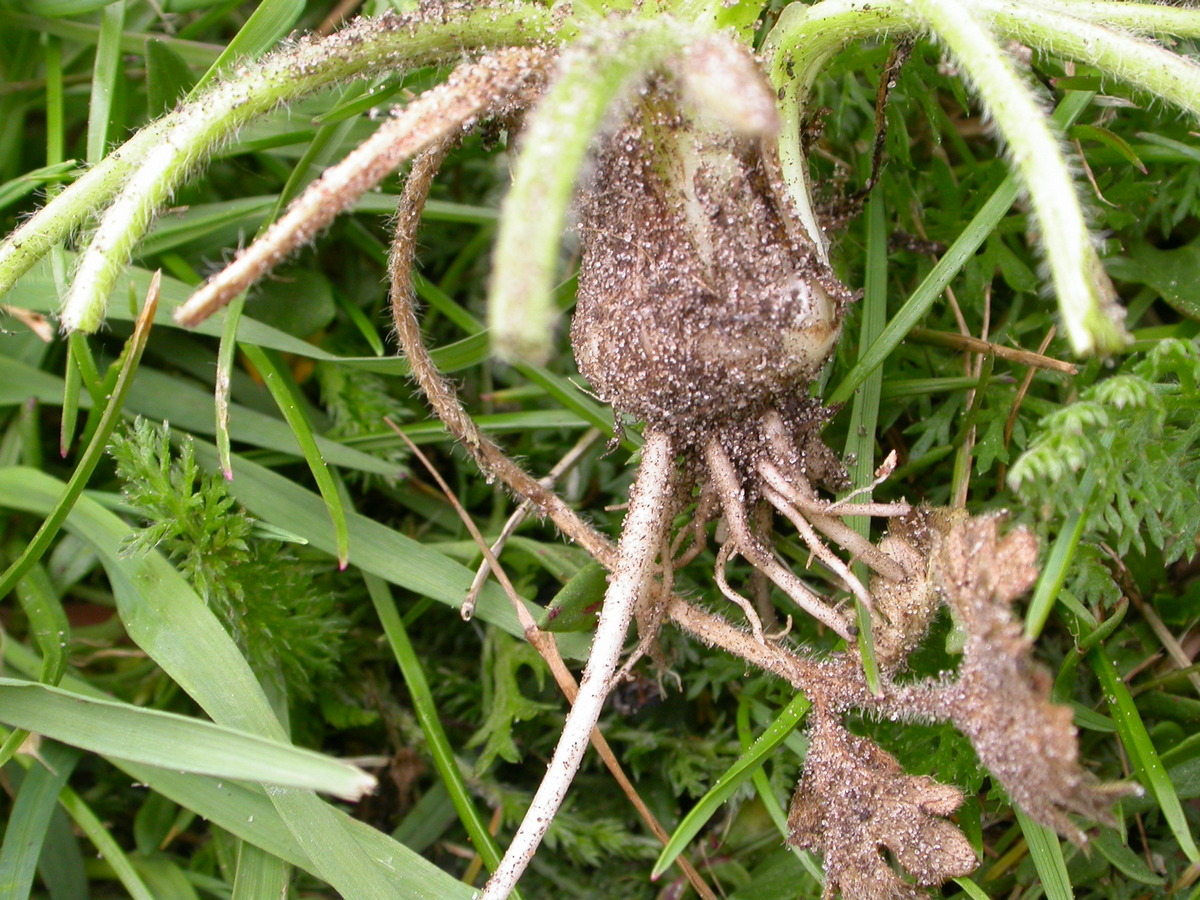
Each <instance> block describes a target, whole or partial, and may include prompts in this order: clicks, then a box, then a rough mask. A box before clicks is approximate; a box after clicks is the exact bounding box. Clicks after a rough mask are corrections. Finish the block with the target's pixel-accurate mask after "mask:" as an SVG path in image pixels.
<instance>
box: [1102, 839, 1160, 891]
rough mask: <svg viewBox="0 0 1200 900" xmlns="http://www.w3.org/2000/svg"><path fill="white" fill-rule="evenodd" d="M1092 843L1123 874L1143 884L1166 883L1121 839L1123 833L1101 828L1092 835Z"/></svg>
mask: <svg viewBox="0 0 1200 900" xmlns="http://www.w3.org/2000/svg"><path fill="white" fill-rule="evenodd" d="M1090 843H1091V845H1092V846H1093V847H1095V848H1096V849H1097V850H1098V851H1100V855H1101V856H1103V857H1104V858H1105V859H1107V860H1108V861H1109V862H1110V863H1112V864H1113V866H1114V867H1115V868H1116V869H1117V871H1119V872H1120V873H1121V874H1122V875H1125V876H1127V877H1129V878H1132V879H1133V880H1134V881H1140V882H1141V883H1142V884H1152V885H1160V884H1165V883H1166V879H1165V878H1163V877H1162V876H1161V875H1158V874H1156V873H1155V872H1154V871H1152V870H1151V868H1150V867H1149V866H1148V865H1146V861H1145V860H1144V859H1142V857H1141V856H1139V855H1138V854H1137V853H1134V852H1133V851H1132V850H1130V849H1129V847H1128V846H1126V845H1125V843H1124V842H1123V841H1122V840H1121V835H1120V834H1118V833H1117V832H1116V831H1114V830H1113V829H1111V828H1101V829H1100V830H1099V832H1097V833H1096V834H1094V835H1092V838H1091V841H1090Z"/></svg>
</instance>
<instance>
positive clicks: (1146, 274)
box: [1106, 241, 1200, 320]
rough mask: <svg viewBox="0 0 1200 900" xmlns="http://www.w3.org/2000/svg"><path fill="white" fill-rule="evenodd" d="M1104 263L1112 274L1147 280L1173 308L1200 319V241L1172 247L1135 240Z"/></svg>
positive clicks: (1144, 282) (1135, 281)
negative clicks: (1123, 250)
mask: <svg viewBox="0 0 1200 900" xmlns="http://www.w3.org/2000/svg"><path fill="white" fill-rule="evenodd" d="M1106 267H1107V268H1108V271H1109V274H1111V275H1112V276H1113V278H1116V279H1117V280H1119V281H1131V282H1134V283H1135V284H1148V285H1150V287H1152V288H1154V289H1155V290H1156V291H1158V295H1159V296H1160V297H1162V298H1163V300H1165V301H1166V302H1167V303H1169V304H1170V305H1171V306H1172V307H1173V308H1174V309H1175V311H1176V312H1178V313H1181V314H1182V315H1185V316H1187V317H1188V318H1189V319H1196V320H1200V241H1192V242H1191V243H1190V244H1185V245H1184V246H1182V247H1176V248H1174V249H1172V250H1159V249H1158V248H1157V247H1155V246H1153V245H1151V244H1147V243H1139V244H1135V245H1134V246H1132V247H1130V248H1129V250H1127V251H1126V252H1125V253H1124V254H1123V255H1121V256H1118V257H1114V258H1113V259H1110V260H1108V261H1107V263H1106Z"/></svg>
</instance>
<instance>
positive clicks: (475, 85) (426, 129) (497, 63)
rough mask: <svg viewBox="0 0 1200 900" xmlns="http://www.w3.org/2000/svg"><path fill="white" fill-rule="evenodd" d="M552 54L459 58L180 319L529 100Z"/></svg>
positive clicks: (179, 314)
mask: <svg viewBox="0 0 1200 900" xmlns="http://www.w3.org/2000/svg"><path fill="white" fill-rule="evenodd" d="M547 61H548V56H547V54H546V52H545V51H543V50H536V49H526V48H511V49H508V50H502V51H500V52H498V53H496V54H494V55H491V56H486V57H484V58H483V59H481V60H480V61H479V62H477V63H472V64H468V65H462V66H459V67H458V68H457V69H455V70H454V72H453V73H452V74H451V76H450V77H449V79H447V80H446V81H445V82H444V83H443V84H439V85H438V86H437V87H434V88H431V89H430V90H428V91H426V92H425V93H424V94H422V95H421V96H420V97H418V98H417V99H416V100H414V101H413V102H412V103H410V104H409V105H408V106H406V107H405V108H404V111H403V112H401V113H400V114H399V115H397V116H396V117H395V118H394V119H391V120H389V121H388V122H386V123H385V124H384V125H382V126H381V127H380V128H379V129H378V130H377V131H376V132H375V133H374V134H373V135H371V137H370V138H368V139H367V140H366V141H364V142H363V143H362V144H360V145H359V146H358V147H356V148H355V149H354V150H353V151H352V152H351V153H350V154H349V155H348V156H347V157H346V158H345V159H343V160H342V161H341V162H340V163H338V164H337V165H335V166H331V167H330V168H328V169H326V170H325V172H324V173H323V174H322V175H321V177H320V178H318V179H317V180H316V181H314V182H313V183H312V184H311V185H310V186H309V187H308V189H307V190H306V191H305V192H304V193H303V194H302V195H301V196H300V197H299V198H298V199H297V200H296V202H295V203H293V204H292V206H291V207H290V208H289V209H288V211H287V213H286V214H285V215H284V216H283V217H282V218H280V219H279V220H277V221H276V222H274V223H273V224H272V225H271V227H270V228H268V229H267V232H266V234H264V235H263V236H262V237H261V238H259V239H258V240H256V241H255V242H254V243H253V244H251V245H250V246H249V247H247V248H246V249H245V250H244V251H242V252H241V253H239V254H238V256H237V258H236V259H235V260H234V261H233V262H232V263H230V264H229V265H228V266H226V267H225V268H224V269H223V270H222V271H221V272H219V273H218V274H217V275H215V276H213V278H211V279H210V280H209V281H208V282H207V283H206V284H205V285H204V286H203V287H202V288H200V290H198V291H197V292H196V293H195V294H193V295H192V297H191V298H190V299H189V300H188V301H187V303H185V304H184V305H183V306H181V307H180V308H179V309H178V310H176V311H175V321H177V322H179V323H180V324H181V325H187V326H189V327H191V326H195V325H199V324H200V323H201V322H203V321H204V320H205V319H207V318H208V317H209V316H211V315H212V314H213V313H215V312H216V311H217V310H218V309H220V308H221V307H222V306H224V305H225V304H226V303H228V302H229V301H230V300H232V299H233V298H234V297H236V296H237V295H238V294H240V293H242V292H243V291H245V290H246V289H247V288H249V287H250V286H251V285H252V284H254V283H255V282H257V281H258V280H259V279H260V278H262V277H263V276H264V275H265V274H267V272H269V271H270V270H271V269H273V268H274V267H275V266H276V265H278V264H279V263H280V262H281V261H282V260H283V259H284V258H285V257H286V256H287V255H288V254H290V253H291V252H292V251H293V250H295V249H296V248H297V247H300V246H303V245H304V244H306V243H308V242H309V241H311V240H312V239H313V237H314V236H316V235H317V234H318V233H319V232H320V231H321V230H322V229H324V228H325V227H326V226H327V225H329V223H330V222H332V221H333V220H334V219H335V218H336V217H337V216H338V215H339V214H340V213H342V212H344V211H345V210H347V209H349V208H350V207H351V206H352V205H353V204H354V203H355V201H357V200H358V198H359V197H361V196H362V195H363V194H364V193H366V192H367V191H368V190H370V189H371V188H373V187H374V186H375V185H377V184H378V183H379V182H380V181H382V180H383V179H384V178H385V177H387V176H388V175H389V174H391V173H392V172H393V171H395V170H396V169H397V168H399V167H400V165H401V163H403V162H405V161H407V160H408V159H410V158H411V157H413V156H415V155H416V154H417V153H420V152H421V151H422V150H424V149H425V148H427V147H429V146H431V145H435V144H437V143H439V142H441V141H444V140H445V139H447V138H450V137H452V136H454V135H455V134H456V133H458V132H459V131H460V130H461V128H462V126H463V123H464V122H466V121H468V120H470V119H475V118H478V117H480V116H483V115H494V114H496V113H498V112H501V111H503V112H509V111H515V110H516V109H518V108H520V107H523V106H525V105H527V104H528V103H529V102H531V101H532V100H533V98H534V97H535V96H536V94H537V91H538V90H539V89H540V86H541V83H542V80H543V77H544V75H545V71H546V64H547Z"/></svg>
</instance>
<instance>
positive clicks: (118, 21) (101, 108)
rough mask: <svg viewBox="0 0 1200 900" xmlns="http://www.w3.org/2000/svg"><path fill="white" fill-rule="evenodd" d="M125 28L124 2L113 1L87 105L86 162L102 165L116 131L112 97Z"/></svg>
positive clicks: (106, 12)
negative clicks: (109, 140) (109, 142)
mask: <svg viewBox="0 0 1200 900" xmlns="http://www.w3.org/2000/svg"><path fill="white" fill-rule="evenodd" d="M124 25H125V0H114V2H112V3H109V4H108V5H107V6H105V7H104V11H103V12H102V13H101V14H100V38H99V40H98V42H97V43H96V64H95V68H94V69H93V73H92V98H91V102H90V103H89V104H88V128H87V161H88V162H89V163H96V162H99V161H100V160H101V159H103V158H104V154H105V153H106V152H107V149H108V136H109V134H110V133H111V132H112V131H113V122H112V113H113V95H114V94H115V92H116V90H117V75H118V73H119V72H120V71H121V29H122V28H123V27H124Z"/></svg>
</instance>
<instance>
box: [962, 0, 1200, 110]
mask: <svg viewBox="0 0 1200 900" xmlns="http://www.w3.org/2000/svg"><path fill="white" fill-rule="evenodd" d="M1124 5H1126V6H1137V7H1140V4H1124ZM1076 6H1079V7H1082V6H1083V4H1082V3H1080V4H1075V3H1072V4H1070V5H1069V7H1068V8H1069V9H1070V12H1068V11H1066V10H1064V11H1062V12H1058V11H1056V10H1055V9H1054V8H1046V9H1041V10H1039V11H1038V13H1037V14H1036V15H1031V14H1030V12H1029V7H1028V3H1027V2H1025V3H1021V4H1018V3H1014V2H1011V0H1001V2H993V0H985V3H984V4H981V7H980V9H981V10H982V11H984V12H985V14H986V15H987V16H988V17H989V18H990V19H991V22H992V25H993V26H994V27H995V28H996V30H997V31H998V32H1000V33H1001V34H1002V35H1004V37H1006V38H1008V39H1010V40H1016V41H1019V42H1021V43H1022V44H1028V45H1030V46H1033V47H1037V48H1039V49H1042V50H1045V51H1047V52H1049V53H1052V54H1054V55H1055V56H1061V57H1065V58H1067V59H1073V60H1076V61H1077V62H1082V63H1085V64H1087V65H1090V66H1095V67H1096V68H1097V69H1099V70H1100V71H1101V72H1103V73H1104V74H1105V75H1106V76H1111V77H1113V78H1116V79H1118V80H1120V81H1123V82H1125V83H1126V84H1130V85H1133V86H1134V87H1136V88H1139V89H1141V90H1144V91H1147V92H1149V93H1151V94H1154V95H1155V96H1156V97H1160V98H1162V99H1163V100H1166V101H1167V102H1168V103H1173V104H1175V105H1176V106H1178V107H1180V108H1181V109H1184V110H1186V111H1187V112H1189V113H1191V114H1192V115H1194V116H1200V65H1197V64H1196V63H1195V62H1194V61H1192V60H1190V59H1188V58H1186V57H1183V56H1180V55H1179V54H1178V53H1172V52H1171V51H1169V50H1167V49H1166V48H1164V47H1162V46H1161V45H1159V44H1156V43H1154V42H1153V41H1148V40H1145V39H1144V38H1140V37H1136V36H1134V35H1131V34H1127V33H1125V32H1123V31H1119V30H1117V29H1114V28H1107V27H1105V26H1103V25H1098V24H1095V23H1094V22H1088V21H1083V20H1082V19H1081V18H1078V17H1077V16H1075V15H1071V14H1070V13H1071V12H1076V9H1075V7H1076ZM1141 8H1143V9H1144V8H1145V7H1141ZM1155 8H1163V7H1155ZM1079 11H1080V12H1081V11H1082V10H1079ZM1189 13H1190V15H1191V16H1192V18H1193V19H1195V20H1196V27H1197V29H1198V30H1200V13H1198V12H1196V11H1195V10H1190V11H1189Z"/></svg>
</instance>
